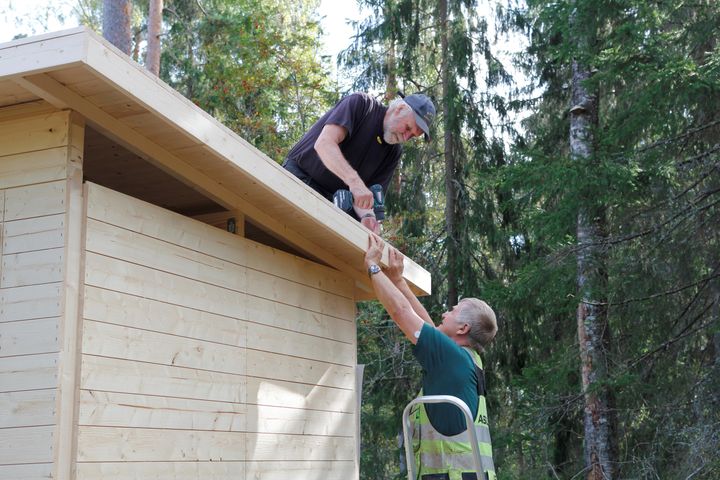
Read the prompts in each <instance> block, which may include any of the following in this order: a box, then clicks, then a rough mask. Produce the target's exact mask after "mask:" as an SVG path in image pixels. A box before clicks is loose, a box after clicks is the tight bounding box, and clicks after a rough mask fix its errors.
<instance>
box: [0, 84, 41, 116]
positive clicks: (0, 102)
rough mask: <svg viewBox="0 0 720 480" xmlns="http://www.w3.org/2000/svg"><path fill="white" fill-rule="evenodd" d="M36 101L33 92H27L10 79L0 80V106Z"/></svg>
mask: <svg viewBox="0 0 720 480" xmlns="http://www.w3.org/2000/svg"><path fill="white" fill-rule="evenodd" d="M35 101H37V96H36V95H35V94H34V93H31V92H28V91H27V90H25V89H24V88H22V87H21V86H20V85H17V84H16V83H15V82H13V81H11V80H5V81H0V108H3V109H4V108H7V107H8V106H15V105H17V104H20V105H22V104H24V103H32V102H35Z"/></svg>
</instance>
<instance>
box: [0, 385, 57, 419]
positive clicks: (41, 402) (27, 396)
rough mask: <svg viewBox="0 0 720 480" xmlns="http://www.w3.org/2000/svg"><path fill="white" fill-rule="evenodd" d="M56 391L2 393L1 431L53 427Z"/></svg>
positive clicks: (0, 396)
mask: <svg viewBox="0 0 720 480" xmlns="http://www.w3.org/2000/svg"><path fill="white" fill-rule="evenodd" d="M55 397H56V391H55V389H54V388H53V389H46V390H29V391H21V392H8V393H0V429H1V428H7V427H12V428H17V427H27V426H39V425H53V424H54V423H55V421H56V418H55Z"/></svg>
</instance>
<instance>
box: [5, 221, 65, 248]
mask: <svg viewBox="0 0 720 480" xmlns="http://www.w3.org/2000/svg"><path fill="white" fill-rule="evenodd" d="M2 240H3V244H2V253H3V254H4V255H9V254H13V253H23V252H32V251H38V250H47V249H51V248H59V247H64V246H65V215H63V214H59V215H49V216H46V217H36V218H31V219H27V220H16V221H14V222H7V223H5V224H4V225H3V232H2Z"/></svg>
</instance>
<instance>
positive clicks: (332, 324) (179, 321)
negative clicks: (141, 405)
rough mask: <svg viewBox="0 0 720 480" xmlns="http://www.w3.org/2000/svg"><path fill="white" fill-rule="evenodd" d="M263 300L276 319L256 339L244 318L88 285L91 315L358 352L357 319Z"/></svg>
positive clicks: (256, 331) (282, 349)
mask: <svg viewBox="0 0 720 480" xmlns="http://www.w3.org/2000/svg"><path fill="white" fill-rule="evenodd" d="M0 293H1V291H0ZM262 302H263V303H262V304H261V305H256V306H253V307H251V308H252V309H256V308H257V309H258V310H262V309H263V308H265V307H267V309H268V310H267V311H265V313H264V315H265V317H267V318H265V317H263V319H264V320H265V321H267V322H268V323H269V324H270V325H264V324H259V323H253V324H252V337H251V338H250V339H246V337H247V331H246V330H247V323H246V322H245V321H243V320H238V319H236V318H231V317H226V316H222V315H216V314H213V313H208V312H204V311H202V310H196V309H192V308H188V307H181V306H178V305H173V304H170V303H164V302H160V301H156V300H152V299H149V298H143V297H141V296H134V295H129V294H125V293H120V292H115V291H112V290H105V289H102V288H97V287H93V286H88V287H86V288H85V299H84V316H85V318H86V319H88V320H98V321H102V322H107V323H113V324H115V325H124V326H128V327H135V328H144V329H147V330H152V331H156V332H163V333H170V334H173V335H180V336H183V337H189V338H197V339H199V340H207V341H211V342H218V343H225V344H229V345H245V344H246V342H248V341H250V342H252V348H256V349H259V350H270V351H275V352H278V353H286V354H288V355H297V356H301V355H300V354H301V353H302V352H306V355H305V356H306V357H307V358H312V359H315V360H326V361H330V360H331V359H333V358H345V357H346V356H347V355H348V354H349V353H350V352H354V350H355V348H354V346H353V344H352V342H353V340H354V338H355V327H354V325H351V324H349V323H348V322H346V321H344V320H339V319H336V318H332V317H328V316H326V315H319V314H313V313H311V312H307V311H305V310H300V309H297V308H293V307H289V306H286V305H280V306H279V307H278V308H276V307H275V306H276V305H277V304H273V303H272V302H269V301H267V300H263V301H262ZM273 325H277V328H276V327H275V326H273ZM288 339H292V341H288Z"/></svg>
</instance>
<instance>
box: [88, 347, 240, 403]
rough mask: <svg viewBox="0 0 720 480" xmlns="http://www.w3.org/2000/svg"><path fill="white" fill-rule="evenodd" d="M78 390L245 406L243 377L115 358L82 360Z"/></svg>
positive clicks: (91, 357) (93, 357) (90, 356)
mask: <svg viewBox="0 0 720 480" xmlns="http://www.w3.org/2000/svg"><path fill="white" fill-rule="evenodd" d="M81 374H82V379H81V383H80V388H82V389H84V390H102V391H106V392H120V393H132V394H139V395H158V396H165V397H178V398H188V399H197V400H214V401H219V402H231V403H244V402H245V398H246V396H245V392H246V379H245V377H244V376H242V375H232V374H228V373H217V372H208V371H205V370H196V369H192V368H183V367H175V366H167V365H154V364H152V363H142V362H134V361H131V360H119V359H114V358H104V357H96V356H93V355H83V356H82V368H81Z"/></svg>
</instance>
